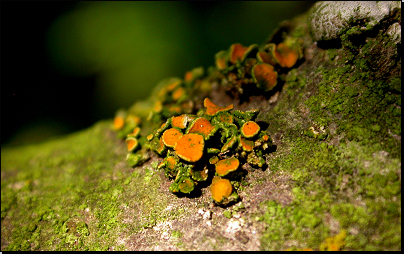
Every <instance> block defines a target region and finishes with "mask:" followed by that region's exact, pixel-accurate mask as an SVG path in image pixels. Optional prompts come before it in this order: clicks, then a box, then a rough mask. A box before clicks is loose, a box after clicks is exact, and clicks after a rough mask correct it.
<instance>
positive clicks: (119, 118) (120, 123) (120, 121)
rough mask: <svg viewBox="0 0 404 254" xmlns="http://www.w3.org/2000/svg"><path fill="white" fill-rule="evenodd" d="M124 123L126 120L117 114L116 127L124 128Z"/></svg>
mask: <svg viewBox="0 0 404 254" xmlns="http://www.w3.org/2000/svg"><path fill="white" fill-rule="evenodd" d="M124 124H125V122H124V120H123V118H122V117H120V116H116V117H115V118H114V128H115V129H116V130H120V129H122V127H123V125H124Z"/></svg>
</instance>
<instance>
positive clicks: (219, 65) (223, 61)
mask: <svg viewBox="0 0 404 254" xmlns="http://www.w3.org/2000/svg"><path fill="white" fill-rule="evenodd" d="M216 67H217V68H218V69H219V70H223V69H226V68H227V63H226V59H225V58H217V59H216Z"/></svg>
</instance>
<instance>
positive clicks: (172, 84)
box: [166, 80, 181, 92]
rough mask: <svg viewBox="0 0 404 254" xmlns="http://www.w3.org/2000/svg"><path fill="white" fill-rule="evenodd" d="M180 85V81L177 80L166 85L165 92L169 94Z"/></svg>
mask: <svg viewBox="0 0 404 254" xmlns="http://www.w3.org/2000/svg"><path fill="white" fill-rule="evenodd" d="M180 83H181V81H180V80H177V81H174V82H173V83H171V84H169V85H167V87H166V89H167V91H169V92H170V91H172V90H174V89H175V88H176V87H177V86H178V85H179V84H180Z"/></svg>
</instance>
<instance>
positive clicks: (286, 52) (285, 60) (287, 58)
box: [275, 42, 299, 68]
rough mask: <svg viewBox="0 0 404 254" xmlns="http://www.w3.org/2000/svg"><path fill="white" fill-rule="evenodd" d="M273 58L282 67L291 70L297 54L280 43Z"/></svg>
mask: <svg viewBox="0 0 404 254" xmlns="http://www.w3.org/2000/svg"><path fill="white" fill-rule="evenodd" d="M275 57H276V58H277V59H278V61H279V64H280V65H281V66H282V67H286V68H291V67H292V66H293V65H295V63H296V62H297V59H298V57H299V54H298V52H297V51H296V50H293V49H292V48H290V47H288V46H287V45H286V44H285V43H283V42H281V43H279V44H278V46H276V50H275Z"/></svg>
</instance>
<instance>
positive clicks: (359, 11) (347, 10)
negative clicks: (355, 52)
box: [308, 1, 401, 41]
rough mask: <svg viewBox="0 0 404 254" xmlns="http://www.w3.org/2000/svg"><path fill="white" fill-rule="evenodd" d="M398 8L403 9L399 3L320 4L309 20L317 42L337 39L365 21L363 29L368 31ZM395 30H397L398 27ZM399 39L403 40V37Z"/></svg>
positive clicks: (352, 2)
mask: <svg viewBox="0 0 404 254" xmlns="http://www.w3.org/2000/svg"><path fill="white" fill-rule="evenodd" d="M396 8H400V9H401V3H400V2H399V1H385V2H384V1H379V2H377V1H343V2H334V1H324V2H318V3H316V4H315V5H314V6H313V8H312V9H311V10H310V16H309V19H308V20H309V21H308V22H309V27H310V32H311V35H312V37H313V39H314V40H315V41H319V40H330V39H336V38H337V37H338V36H339V35H341V34H342V33H343V32H344V31H346V30H347V29H348V28H349V27H350V24H353V23H357V22H359V21H361V20H363V21H365V22H364V24H363V26H362V27H361V29H363V30H364V31H366V30H369V29H371V28H373V27H374V26H375V25H376V24H378V23H379V22H380V21H381V20H382V19H383V18H385V17H386V16H388V15H390V14H391V13H392V11H393V10H394V9H396ZM393 29H396V26H394V27H393V28H392V30H393ZM397 30H401V29H397ZM397 30H394V31H395V32H396V31H397ZM400 34H401V31H400ZM399 37H400V38H401V35H400V36H399ZM400 40H401V39H400Z"/></svg>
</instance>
